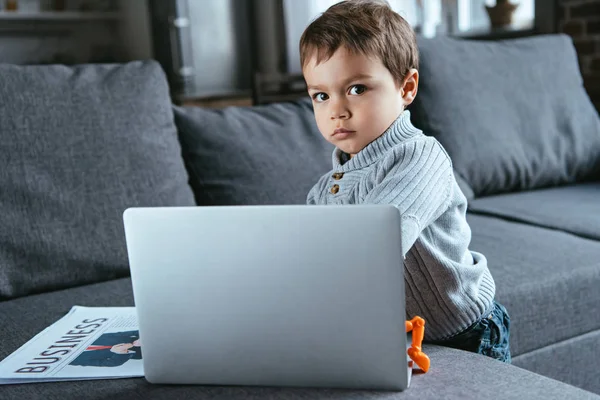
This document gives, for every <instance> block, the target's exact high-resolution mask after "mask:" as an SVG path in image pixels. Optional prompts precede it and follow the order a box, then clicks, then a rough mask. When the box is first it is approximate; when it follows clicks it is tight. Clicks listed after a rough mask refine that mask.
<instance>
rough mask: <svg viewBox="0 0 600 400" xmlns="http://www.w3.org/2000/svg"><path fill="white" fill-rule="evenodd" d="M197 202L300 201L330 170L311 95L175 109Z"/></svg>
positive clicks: (328, 150) (329, 149) (327, 149)
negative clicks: (254, 103)
mask: <svg viewBox="0 0 600 400" xmlns="http://www.w3.org/2000/svg"><path fill="white" fill-rule="evenodd" d="M175 121H176V123H177V127H178V128H179V136H180V140H181V144H182V147H183V156H184V158H185V162H186V166H187V168H188V171H189V173H190V178H191V181H190V183H191V185H192V187H193V188H194V192H195V195H196V201H197V203H198V204H199V205H265V204H304V203H305V202H306V195H307V194H308V192H309V190H310V189H311V188H312V186H313V185H314V184H315V183H316V182H317V180H318V179H319V178H320V177H321V175H322V174H324V173H326V172H327V171H329V170H330V169H331V152H332V151H333V146H332V145H330V144H329V143H327V142H326V141H325V139H324V138H323V137H322V136H321V134H320V133H319V130H318V129H317V125H316V122H315V117H314V114H313V110H312V104H311V101H310V99H308V100H307V99H302V100H297V101H294V102H287V103H277V104H269V105H265V106H256V107H228V108H226V109H223V110H212V109H203V108H198V107H175Z"/></svg>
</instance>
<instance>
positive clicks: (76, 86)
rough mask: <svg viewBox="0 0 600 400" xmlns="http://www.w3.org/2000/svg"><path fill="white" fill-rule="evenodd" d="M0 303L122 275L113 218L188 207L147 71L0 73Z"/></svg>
mask: <svg viewBox="0 0 600 400" xmlns="http://www.w3.org/2000/svg"><path fill="white" fill-rule="evenodd" d="M0 98H1V99H2V106H1V107H0V300H2V299H7V298H12V297H15V296H22V295H26V294H29V293H35V292H42V291H48V290H54V289H59V288H65V287H70V286H74V285H80V284H84V283H89V282H95V281H101V280H107V279H112V278H114V277H117V276H125V275H127V274H128V272H129V268H128V262H127V253H126V249H125V238H124V233H123V223H122V213H123V211H124V210H125V209H126V208H127V207H132V206H184V205H185V206H189V205H194V199H193V194H192V191H191V189H190V187H189V185H188V182H187V181H188V177H187V173H186V171H185V167H184V165H183V162H182V159H181V148H180V146H179V143H178V140H177V133H176V128H175V125H174V123H173V113H172V110H171V102H170V98H169V91H168V86H167V82H166V79H165V77H164V74H163V72H162V70H161V69H160V67H159V65H158V64H157V63H155V62H134V63H130V64H124V65H87V66H78V67H72V68H71V67H65V66H58V65H56V66H43V67H41V66H10V65H2V66H0Z"/></svg>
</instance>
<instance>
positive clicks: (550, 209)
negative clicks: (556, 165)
mask: <svg viewBox="0 0 600 400" xmlns="http://www.w3.org/2000/svg"><path fill="white" fill-rule="evenodd" d="M469 210H470V211H472V212H475V213H477V214H488V215H495V216H498V217H501V218H507V219H512V220H517V221H523V222H526V223H529V224H534V225H537V226H544V227H547V228H551V229H558V230H562V231H565V232H570V233H572V234H574V235H578V236H582V237H587V238H590V239H595V240H600V182H597V183H587V184H577V185H569V186H564V187H556V188H550V189H539V190H533V191H527V192H520V193H511V194H503V195H497V196H489V197H482V198H479V199H476V200H473V201H472V202H471V203H470V204H469Z"/></svg>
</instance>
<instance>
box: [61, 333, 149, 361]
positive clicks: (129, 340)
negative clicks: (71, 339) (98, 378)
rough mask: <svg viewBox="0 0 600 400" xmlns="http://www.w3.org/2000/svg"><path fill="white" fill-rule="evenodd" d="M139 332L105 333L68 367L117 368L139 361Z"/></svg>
mask: <svg viewBox="0 0 600 400" xmlns="http://www.w3.org/2000/svg"><path fill="white" fill-rule="evenodd" d="M139 336H140V335H139V331H127V332H114V333H105V334H103V335H101V336H100V337H98V339H96V340H95V341H94V342H93V343H92V344H91V345H89V346H88V347H87V348H86V349H85V350H84V351H83V352H82V353H81V354H80V355H79V356H77V358H76V359H75V360H73V361H72V362H71V363H70V364H69V365H77V366H82V367H118V366H121V365H123V364H125V363H126V362H127V361H129V360H141V359H142V348H141V344H140V337H139Z"/></svg>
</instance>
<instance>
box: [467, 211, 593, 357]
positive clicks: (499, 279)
mask: <svg viewBox="0 0 600 400" xmlns="http://www.w3.org/2000/svg"><path fill="white" fill-rule="evenodd" d="M467 219H468V222H469V224H470V226H471V230H472V242H471V246H470V248H471V250H473V251H478V252H481V253H483V254H484V255H485V256H486V257H487V259H488V264H489V268H490V271H491V273H492V276H493V277H494V280H495V281H496V299H497V300H498V301H499V302H500V303H502V304H504V305H505V306H506V308H507V310H508V312H509V314H510V316H511V321H512V323H513V325H512V329H511V351H512V354H513V355H514V356H517V355H519V354H522V353H527V352H530V351H533V350H536V349H539V348H542V347H545V346H548V345H551V344H553V343H557V342H560V341H563V340H567V339H571V338H573V337H575V336H579V335H582V334H584V333H587V332H591V331H594V330H598V329H600V318H598V317H597V316H598V315H600V290H598V288H599V287H600V241H596V240H590V239H585V238H581V237H578V236H574V235H571V234H570V233H566V232H561V231H557V230H551V229H547V228H542V227H537V226H532V225H527V224H523V223H520V222H514V221H507V220H504V219H500V218H495V217H490V216H482V215H474V214H468V215H467Z"/></svg>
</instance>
